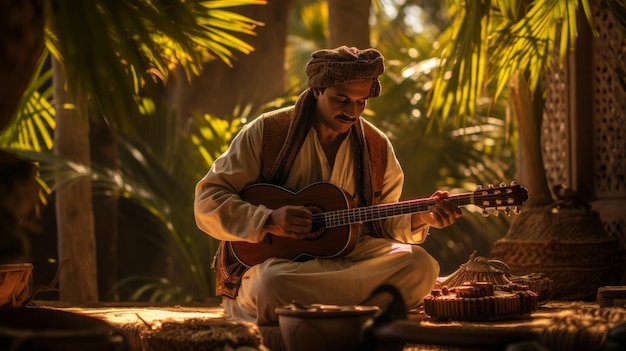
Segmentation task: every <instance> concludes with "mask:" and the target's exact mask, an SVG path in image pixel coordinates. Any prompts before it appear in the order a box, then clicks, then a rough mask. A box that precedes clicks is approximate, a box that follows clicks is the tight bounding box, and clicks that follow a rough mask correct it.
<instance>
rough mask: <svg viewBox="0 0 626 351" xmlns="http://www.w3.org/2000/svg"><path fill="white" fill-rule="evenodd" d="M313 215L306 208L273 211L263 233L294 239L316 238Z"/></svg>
mask: <svg viewBox="0 0 626 351" xmlns="http://www.w3.org/2000/svg"><path fill="white" fill-rule="evenodd" d="M312 217H313V214H312V213H311V211H309V209H307V208H306V207H304V206H282V207H280V208H277V209H275V210H273V211H272V213H271V214H270V216H269V218H268V219H267V222H265V225H264V226H263V231H265V232H268V233H272V234H273V235H278V236H284V237H288V238H293V239H304V238H309V237H315V236H316V234H315V233H311V230H312Z"/></svg>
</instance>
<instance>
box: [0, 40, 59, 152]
mask: <svg viewBox="0 0 626 351" xmlns="http://www.w3.org/2000/svg"><path fill="white" fill-rule="evenodd" d="M48 58H49V55H48V53H47V52H46V51H44V54H43V55H42V56H41V58H40V59H39V63H38V65H37V69H36V72H35V74H34V75H33V80H32V81H31V82H30V83H29V85H28V87H27V89H26V91H25V92H24V95H23V96H22V99H21V101H20V103H19V105H18V106H19V107H20V108H19V109H18V110H17V111H16V114H15V117H14V118H13V119H12V121H11V123H10V124H9V125H8V126H7V127H6V128H5V129H4V130H2V132H1V133H0V149H17V150H34V151H49V150H52V145H53V136H52V131H53V130H54V127H55V125H56V122H55V120H54V115H55V110H54V107H53V106H52V104H51V103H50V100H51V99H52V82H51V80H52V70H50V69H46V68H45V63H46V62H47V60H48Z"/></svg>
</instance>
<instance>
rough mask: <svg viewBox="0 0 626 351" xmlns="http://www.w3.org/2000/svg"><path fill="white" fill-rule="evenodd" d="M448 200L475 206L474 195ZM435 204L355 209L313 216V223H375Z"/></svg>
mask: <svg viewBox="0 0 626 351" xmlns="http://www.w3.org/2000/svg"><path fill="white" fill-rule="evenodd" d="M446 200H448V201H450V202H452V203H454V204H456V205H457V206H464V205H471V204H474V193H465V194H454V195H450V196H448V197H447V198H446ZM435 204H436V203H435V199H434V198H424V199H416V200H407V201H402V202H396V203H392V204H382V205H375V206H365V207H355V208H349V209H345V210H338V211H330V212H324V213H316V214H314V215H313V221H314V222H318V223H319V222H323V223H324V224H323V226H324V227H326V228H332V227H338V226H343V225H349V224H354V223H362V222H369V221H375V220H378V219H384V218H389V217H395V216H400V215H405V214H411V213H418V212H424V211H428V209H429V208H430V207H431V206H434V205H435Z"/></svg>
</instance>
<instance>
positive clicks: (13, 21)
mask: <svg viewBox="0 0 626 351" xmlns="http://www.w3.org/2000/svg"><path fill="white" fill-rule="evenodd" d="M43 12H44V11H43V1H42V0H23V1H12V0H0V70H1V72H2V73H1V74H0V75H1V76H2V84H0V130H2V129H4V127H6V125H7V124H8V123H9V122H10V121H11V117H13V115H14V113H15V109H16V107H17V104H18V103H19V101H20V99H21V97H22V94H24V91H25V90H26V87H27V86H28V83H29V82H30V79H31V78H32V76H33V73H34V70H35V67H36V65H37V61H38V60H39V57H41V53H42V51H43V45H44V36H43V27H44V14H43Z"/></svg>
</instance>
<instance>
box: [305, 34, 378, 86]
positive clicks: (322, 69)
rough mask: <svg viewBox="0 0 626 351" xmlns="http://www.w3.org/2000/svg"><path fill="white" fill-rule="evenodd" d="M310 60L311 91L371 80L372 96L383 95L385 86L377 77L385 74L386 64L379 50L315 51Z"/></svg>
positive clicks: (351, 48) (343, 47)
mask: <svg viewBox="0 0 626 351" xmlns="http://www.w3.org/2000/svg"><path fill="white" fill-rule="evenodd" d="M311 57H312V59H311V61H309V63H307V65H306V75H307V76H308V77H309V87H310V88H328V87H331V86H334V85H338V84H344V83H351V82H357V81H362V80H366V79H371V80H372V90H371V91H370V97H371V98H374V97H377V96H379V95H380V90H381V89H382V87H381V85H380V81H379V80H378V76H380V75H381V74H382V73H383V72H384V71H385V65H384V63H383V56H382V55H381V53H380V52H379V51H378V50H376V49H364V50H359V49H357V48H355V47H347V46H341V47H338V48H336V49H323V50H318V51H315V52H314V53H313V54H312V55H311Z"/></svg>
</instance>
